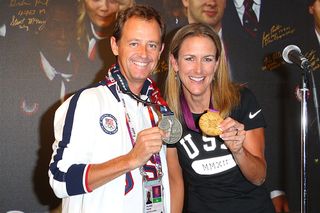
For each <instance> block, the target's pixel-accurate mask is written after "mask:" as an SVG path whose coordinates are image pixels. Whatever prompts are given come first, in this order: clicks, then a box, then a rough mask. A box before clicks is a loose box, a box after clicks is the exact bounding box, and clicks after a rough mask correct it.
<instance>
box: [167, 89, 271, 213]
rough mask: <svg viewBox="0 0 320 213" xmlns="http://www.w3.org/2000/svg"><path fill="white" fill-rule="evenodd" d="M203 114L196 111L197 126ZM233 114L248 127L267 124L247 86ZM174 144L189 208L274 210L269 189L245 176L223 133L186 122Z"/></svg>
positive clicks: (194, 210) (231, 210)
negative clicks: (210, 132)
mask: <svg viewBox="0 0 320 213" xmlns="http://www.w3.org/2000/svg"><path fill="white" fill-rule="evenodd" d="M200 116H201V115H193V117H194V120H195V121H196V126H197V125H198V120H199V117H200ZM230 117H232V118H234V119H235V120H237V121H239V122H241V123H243V124H244V126H245V130H250V129H255V128H259V127H265V126H266V123H265V121H264V118H263V113H262V109H261V108H260V106H259V104H258V103H257V101H256V98H255V96H254V95H253V94H252V93H251V92H250V90H248V89H247V88H243V89H242V90H241V103H240V105H239V106H238V107H236V108H235V109H234V110H233V111H232V112H231V115H230ZM169 147H170V146H169ZM171 147H176V148H177V150H178V156H179V162H180V165H181V168H182V169H183V173H184V180H185V185H186V197H187V206H186V209H187V212H199V213H200V212H201V213H203V212H223V213H225V212H232V213H235V212H245V213H248V212H254V213H256V212H274V210H273V206H272V203H271V200H270V198H269V196H268V193H267V191H266V190H265V189H264V188H263V187H257V186H255V185H253V184H251V183H250V182H249V181H247V180H246V179H245V177H244V176H243V175H242V173H241V171H240V169H239V167H238V166H237V164H236V162H235V161H234V159H233V156H232V154H231V152H230V151H229V150H228V149H227V147H226V146H225V145H224V144H223V140H222V139H221V138H220V137H209V136H205V135H202V134H201V133H199V132H197V131H194V130H191V129H188V128H187V127H186V126H184V127H183V135H182V138H181V139H180V141H179V142H178V143H176V144H175V145H173V146H171Z"/></svg>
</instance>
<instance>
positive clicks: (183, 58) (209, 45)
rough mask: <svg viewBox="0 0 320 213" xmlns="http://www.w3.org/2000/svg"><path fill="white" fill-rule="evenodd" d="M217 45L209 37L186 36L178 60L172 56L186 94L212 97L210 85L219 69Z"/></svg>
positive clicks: (174, 67)
mask: <svg viewBox="0 0 320 213" xmlns="http://www.w3.org/2000/svg"><path fill="white" fill-rule="evenodd" d="M216 52H217V49H216V46H215V44H214V42H213V41H212V40H211V39H210V38H209V37H204V36H193V37H188V38H186V39H185V40H184V41H183V42H182V44H181V48H180V51H179V53H178V60H175V59H174V58H173V57H171V60H172V61H171V63H172V65H173V69H174V70H175V72H177V75H178V76H179V78H180V80H181V83H182V89H183V91H184V94H185V95H191V96H199V97H203V98H208V97H210V94H211V91H210V85H211V82H212V81H213V80H214V73H215V71H216V69H217V66H218V62H217V61H216Z"/></svg>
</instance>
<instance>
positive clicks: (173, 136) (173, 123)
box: [158, 115, 182, 144]
mask: <svg viewBox="0 0 320 213" xmlns="http://www.w3.org/2000/svg"><path fill="white" fill-rule="evenodd" d="M158 127H159V128H160V129H162V130H164V131H165V132H166V137H164V138H163V139H162V140H163V141H164V142H165V143H167V144H174V143H177V142H178V141H179V140H180V138H181V136H182V125H181V123H180V122H179V120H178V119H177V118H176V117H174V115H169V116H167V115H166V116H163V117H162V119H161V120H160V122H159V124H158Z"/></svg>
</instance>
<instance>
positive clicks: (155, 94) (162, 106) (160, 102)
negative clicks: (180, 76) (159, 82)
mask: <svg viewBox="0 0 320 213" xmlns="http://www.w3.org/2000/svg"><path fill="white" fill-rule="evenodd" d="M110 72H111V75H112V77H113V78H114V79H115V80H116V81H117V83H118V85H119V88H120V90H121V91H122V92H123V93H124V94H127V95H129V96H131V97H132V98H133V99H135V100H137V101H138V102H141V103H143V104H145V105H147V106H151V105H154V106H155V107H156V109H157V110H159V112H160V113H161V114H162V115H173V112H172V111H171V110H170V109H169V107H168V104H167V102H166V101H165V100H164V99H163V98H162V96H161V94H160V90H159V88H158V87H157V86H156V84H155V83H154V82H152V84H151V88H152V93H151V95H150V100H151V101H147V100H143V99H141V98H140V97H139V96H137V95H136V94H134V93H133V92H132V91H131V90H130V88H129V85H128V82H127V80H126V79H125V78H124V76H123V75H122V73H121V72H120V70H119V67H118V65H115V66H113V68H112V69H111V70H110Z"/></svg>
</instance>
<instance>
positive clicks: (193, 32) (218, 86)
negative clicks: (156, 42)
mask: <svg viewBox="0 0 320 213" xmlns="http://www.w3.org/2000/svg"><path fill="white" fill-rule="evenodd" d="M195 36H200V37H207V38H210V39H211V40H212V42H213V43H214V44H215V46H216V48H217V53H216V60H217V62H218V63H219V64H218V68H217V70H216V72H215V74H214V78H213V79H214V80H213V81H212V83H211V91H212V92H211V94H212V95H211V103H212V104H213V107H214V109H216V110H218V111H219V112H220V114H221V116H222V117H224V118H225V117H227V116H228V115H229V114H230V112H231V110H232V109H233V108H235V107H236V106H237V105H238V104H239V102H240V92H239V89H240V86H239V85H236V84H234V83H232V82H231V81H230V77H229V70H228V65H227V61H226V56H225V53H224V51H223V48H222V45H221V41H220V38H219V36H218V35H217V33H215V31H214V30H213V28H212V27H210V26H209V25H207V24H202V23H193V24H189V25H186V26H184V27H182V28H181V29H180V30H179V31H177V32H176V34H175V35H174V37H173V39H172V40H171V43H170V48H169V55H172V56H173V57H174V58H175V60H178V57H179V51H180V48H181V45H182V43H183V41H184V40H186V38H190V37H195ZM169 57H170V56H169ZM168 60H169V70H168V75H167V79H166V82H165V93H164V97H165V99H166V101H167V102H168V105H169V107H170V109H171V110H172V111H173V112H174V113H175V115H176V116H177V118H178V119H179V120H180V121H181V122H183V117H182V113H181V103H180V96H181V93H182V89H181V81H180V79H179V78H178V77H177V76H176V73H175V71H174V70H173V66H172V64H171V61H170V58H169V59H168Z"/></svg>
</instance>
